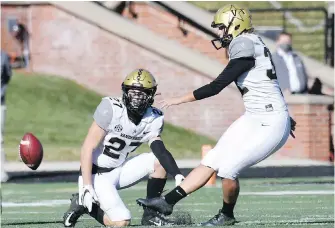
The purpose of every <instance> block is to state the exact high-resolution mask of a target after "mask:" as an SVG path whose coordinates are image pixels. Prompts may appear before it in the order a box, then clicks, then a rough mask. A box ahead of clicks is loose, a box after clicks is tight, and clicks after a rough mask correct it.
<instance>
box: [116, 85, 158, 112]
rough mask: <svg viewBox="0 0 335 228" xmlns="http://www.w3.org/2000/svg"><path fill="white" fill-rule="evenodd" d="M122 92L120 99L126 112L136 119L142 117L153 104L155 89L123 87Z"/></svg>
mask: <svg viewBox="0 0 335 228" xmlns="http://www.w3.org/2000/svg"><path fill="white" fill-rule="evenodd" d="M122 90H123V97H122V99H123V102H124V104H125V105H126V107H127V110H128V111H129V112H130V113H132V114H133V115H136V116H138V117H142V116H143V115H144V113H145V112H146V110H147V109H148V108H149V107H150V106H151V105H152V104H153V102H154V95H155V92H156V87H153V88H150V89H148V88H141V87H134V86H125V85H123V86H122Z"/></svg>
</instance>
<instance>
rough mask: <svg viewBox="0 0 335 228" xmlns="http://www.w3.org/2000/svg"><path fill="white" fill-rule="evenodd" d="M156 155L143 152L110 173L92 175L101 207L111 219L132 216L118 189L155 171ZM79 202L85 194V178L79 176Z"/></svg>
mask: <svg viewBox="0 0 335 228" xmlns="http://www.w3.org/2000/svg"><path fill="white" fill-rule="evenodd" d="M155 159H156V157H155V155H154V154H153V153H143V154H140V155H137V156H135V157H131V158H129V159H127V160H126V161H125V162H124V163H123V164H122V166H120V167H118V168H116V169H114V170H112V171H111V172H108V173H101V174H95V175H92V183H93V187H94V190H95V192H96V194H97V196H98V199H99V203H100V208H101V209H102V210H103V211H104V212H105V213H106V214H107V216H108V217H109V219H110V220H111V221H113V222H114V221H123V220H129V219H130V218H131V214H130V211H129V210H128V208H127V207H126V205H125V204H124V203H123V201H122V199H121V198H120V196H119V193H118V190H119V189H124V188H129V187H131V186H132V185H134V184H136V183H138V182H139V181H140V180H141V179H142V178H144V177H145V176H147V175H149V174H151V173H153V172H154V163H155ZM78 185H79V204H82V203H81V196H82V194H83V192H82V191H83V178H82V177H81V176H79V179H78Z"/></svg>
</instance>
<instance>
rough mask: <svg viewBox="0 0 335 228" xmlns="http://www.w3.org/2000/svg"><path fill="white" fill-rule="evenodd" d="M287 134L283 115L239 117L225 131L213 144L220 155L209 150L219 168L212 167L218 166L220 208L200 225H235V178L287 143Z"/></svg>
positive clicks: (287, 117) (285, 116)
mask: <svg viewBox="0 0 335 228" xmlns="http://www.w3.org/2000/svg"><path fill="white" fill-rule="evenodd" d="M243 128H244V130H243ZM289 132H290V121H289V116H288V115H287V114H285V113H282V114H278V115H273V116H248V115H247V116H243V117H242V118H241V121H240V122H239V123H238V124H237V125H235V126H234V127H233V128H232V129H230V130H229V132H228V133H227V134H226V135H225V137H224V140H223V141H221V142H219V143H218V145H217V149H218V151H222V152H221V153H218V151H213V154H214V153H215V154H217V156H218V157H217V158H216V159H215V160H218V161H219V165H217V164H216V166H218V167H219V170H218V176H220V177H221V178H223V179H222V190H223V206H222V208H221V209H220V210H219V213H218V214H217V215H215V216H214V217H213V218H211V219H210V220H208V221H207V222H205V223H202V225H203V226H217V225H219V226H221V225H233V224H234V223H235V217H234V207H235V204H236V201H237V198H238V194H239V190H240V186H239V181H238V179H237V177H238V176H239V174H240V172H241V171H242V170H244V169H245V168H248V167H250V166H252V165H254V164H257V163H258V162H260V161H262V160H264V159H265V158H267V157H268V156H270V155H271V154H273V153H274V152H276V151H277V150H278V149H279V148H281V147H282V146H283V145H284V144H285V142H286V141H287V138H288V136H289ZM236 134H239V136H240V138H239V139H236V137H235V139H234V136H235V135H236ZM228 142H229V143H228ZM227 152H230V153H227ZM220 158H221V159H220ZM210 162H211V161H210V160H205V161H203V163H210ZM213 164H214V163H213Z"/></svg>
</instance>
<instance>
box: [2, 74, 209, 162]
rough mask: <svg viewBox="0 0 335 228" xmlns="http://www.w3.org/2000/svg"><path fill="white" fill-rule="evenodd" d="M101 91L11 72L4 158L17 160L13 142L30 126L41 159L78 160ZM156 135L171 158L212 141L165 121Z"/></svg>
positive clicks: (186, 154)
mask: <svg viewBox="0 0 335 228" xmlns="http://www.w3.org/2000/svg"><path fill="white" fill-rule="evenodd" d="M120 96H121V85H120ZM102 97H103V96H102V95H99V94H97V93H95V92H94V91H91V90H88V89H86V88H84V87H83V86H80V85H78V84H76V83H74V82H73V81H70V80H65V79H63V78H60V77H56V76H50V75H41V74H34V75H30V74H29V75H24V74H22V73H18V72H15V73H14V76H13V79H12V81H11V82H10V84H9V86H8V90H7V101H6V103H7V118H6V125H5V149H6V150H5V151H6V155H7V159H8V160H16V161H18V160H19V156H18V149H17V148H18V145H19V142H20V140H21V138H22V137H23V135H24V134H25V133H26V132H32V133H33V134H35V135H36V136H37V137H38V138H39V139H40V141H41V142H42V144H43V147H44V160H45V161H50V160H51V161H52V160H57V161H76V160H79V153H80V147H81V144H82V142H83V140H84V137H85V135H86V133H87V130H88V127H89V126H90V124H91V123H92V121H93V118H92V115H93V113H94V111H95V108H96V107H97V105H98V104H99V103H100V101H101V98H102ZM162 138H163V139H164V142H165V144H166V146H167V148H168V149H169V150H170V151H171V153H172V154H173V155H174V156H175V157H176V158H181V157H183V158H198V157H199V154H200V150H201V145H202V144H214V141H213V140H211V139H209V138H208V137H204V136H201V135H198V134H195V133H194V132H192V131H188V130H185V129H183V128H180V127H177V126H173V125H171V124H168V123H167V124H165V127H164V131H163V134H162ZM148 150H149V148H148V146H147V145H142V146H141V147H140V148H139V151H140V152H144V151H148Z"/></svg>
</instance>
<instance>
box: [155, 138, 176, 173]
mask: <svg viewBox="0 0 335 228" xmlns="http://www.w3.org/2000/svg"><path fill="white" fill-rule="evenodd" d="M150 148H151V150H152V152H153V153H154V155H155V156H156V158H157V159H158V161H159V163H161V165H162V166H163V168H164V169H165V171H166V172H167V173H169V174H171V175H172V176H173V177H175V176H176V175H177V174H181V172H180V170H179V168H178V166H177V163H176V161H175V160H174V158H173V156H172V154H171V153H170V152H169V151H168V150H167V149H166V148H165V145H164V143H163V141H161V140H155V141H153V142H152V143H151V144H150Z"/></svg>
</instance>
